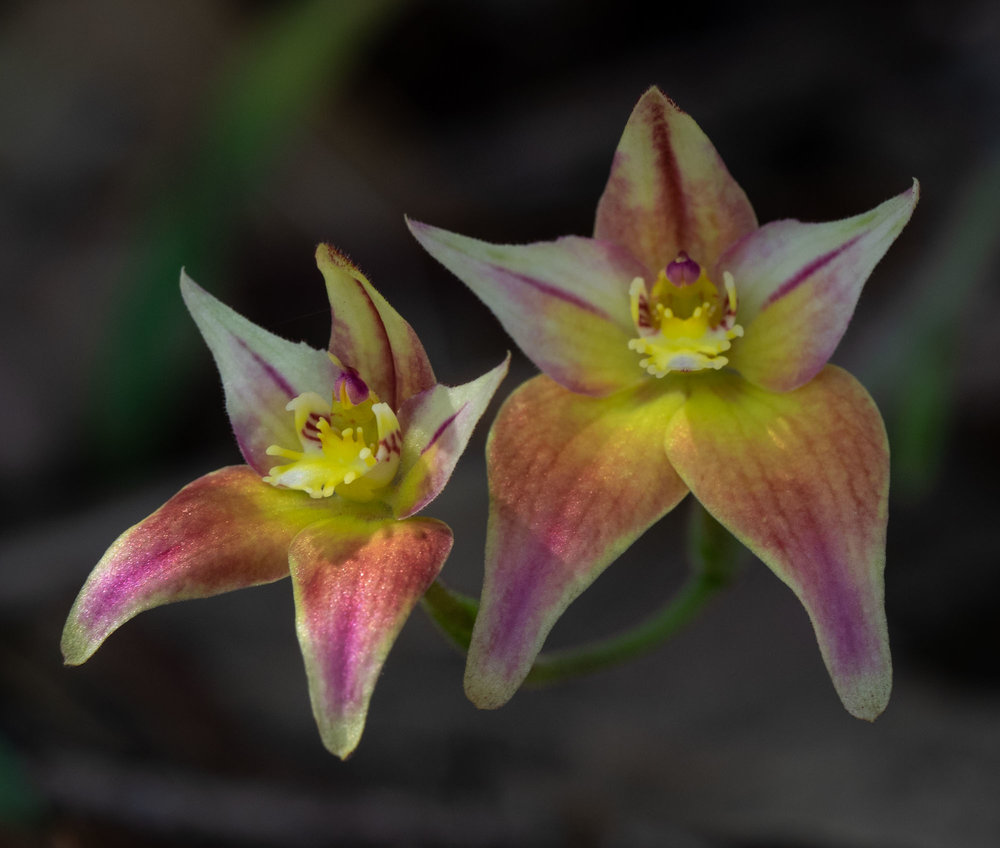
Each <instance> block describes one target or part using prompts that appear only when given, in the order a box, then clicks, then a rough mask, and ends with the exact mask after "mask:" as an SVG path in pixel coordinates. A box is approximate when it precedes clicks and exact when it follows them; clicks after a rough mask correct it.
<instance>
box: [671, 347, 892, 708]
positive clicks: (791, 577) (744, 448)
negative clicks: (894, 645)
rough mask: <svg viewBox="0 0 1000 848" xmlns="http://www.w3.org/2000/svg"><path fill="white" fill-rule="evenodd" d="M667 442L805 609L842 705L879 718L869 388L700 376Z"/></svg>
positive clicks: (880, 605) (878, 461) (880, 495)
mask: <svg viewBox="0 0 1000 848" xmlns="http://www.w3.org/2000/svg"><path fill="white" fill-rule="evenodd" d="M666 446H667V455H668V456H669V458H670V460H671V462H672V463H673V465H674V467H675V468H676V469H677V472H678V473H679V474H680V476H681V477H682V478H683V479H684V482H685V483H687V485H688V486H690V487H691V491H692V492H693V493H694V495H695V497H697V498H698V500H699V501H701V502H702V504H704V506H705V507H706V508H707V509H708V511H709V512H710V513H711V514H712V515H714V516H715V518H716V519H718V520H719V521H720V522H721V523H722V524H723V525H724V526H725V527H727V528H728V529H729V530H730V532H732V533H733V534H734V535H735V536H736V537H737V538H738V539H739V540H740V541H741V542H743V544H745V545H746V546H747V547H748V548H749V549H750V550H751V551H753V552H754V553H755V554H756V555H757V556H758V557H760V558H761V559H762V560H763V561H764V563H765V564H767V565H768V566H769V567H770V568H771V570H772V571H774V573H775V574H777V575H778V577H780V578H781V580H783V581H784V582H785V583H786V584H787V585H788V586H789V587H790V588H791V589H792V591H793V592H795V594H796V595H797V596H798V598H799V600H800V601H801V602H802V604H803V605H804V606H805V608H806V612H807V613H808V614H809V618H810V619H811V621H812V624H813V628H814V629H815V632H816V637H817V639H818V641H819V646H820V651H821V652H822V655H823V659H824V661H825V663H826V666H827V669H828V670H829V672H830V676H831V677H832V679H833V683H834V686H835V687H836V689H837V692H838V694H839V695H840V698H841V700H842V701H843V703H844V706H845V707H846V708H847V710H848V711H849V712H850V713H851V714H852V715H855V716H857V717H859V718H864V719H868V720H873V719H874V718H876V717H877V716H878V715H879V713H881V712H882V710H883V709H884V708H885V705H886V703H887V702H888V699H889V691H890V688H891V684H892V665H891V660H890V656H889V641H888V635H887V631H886V620H885V609H884V600H883V598H884V589H883V569H884V566H885V531H886V517H887V498H888V486H889V452H888V443H887V441H886V435H885V428H884V426H883V424H882V419H881V416H880V415H879V413H878V410H877V409H876V407H875V404H874V402H873V401H872V399H871V398H870V397H869V395H868V393H867V392H866V391H865V390H864V388H863V387H862V386H861V384H860V383H858V382H857V381H856V380H855V379H854V378H853V377H851V375H850V374H848V373H847V372H846V371H842V370H841V369H839V368H835V367H833V366H828V367H827V368H825V369H824V370H823V371H821V372H820V373H819V374H818V375H817V376H816V378H815V379H814V380H812V381H811V382H809V383H807V384H806V385H805V386H802V387H801V388H799V389H797V390H795V391H793V392H789V393H786V394H774V393H770V392H766V391H762V390H760V389H757V388H756V387H754V386H752V385H750V384H749V383H746V382H745V381H742V380H740V379H739V378H738V377H736V376H735V375H719V376H717V377H716V376H711V377H702V378H700V379H699V380H698V381H697V382H695V381H692V383H691V396H690V399H689V400H688V402H687V403H686V404H685V405H684V407H683V409H682V410H681V412H680V413H678V414H677V415H676V416H675V417H674V418H673V419H672V420H671V422H670V424H669V426H668V428H667V437H666Z"/></svg>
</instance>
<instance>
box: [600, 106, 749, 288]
mask: <svg viewBox="0 0 1000 848" xmlns="http://www.w3.org/2000/svg"><path fill="white" fill-rule="evenodd" d="M756 227H757V218H756V216H755V215H754V211H753V207H751V206H750V201H748V200H747V197H746V195H745V194H744V193H743V189H741V188H740V187H739V185H738V184H737V183H736V181H735V180H734V179H733V178H732V177H731V176H730V174H729V171H727V170H726V166H725V165H724V164H723V162H722V159H721V158H720V157H719V154H718V153H717V152H716V150H715V148H714V147H713V146H712V142H710V141H709V140H708V138H707V137H706V135H705V133H703V132H702V131H701V128H700V127H699V126H698V125H697V124H696V123H695V122H694V120H692V118H691V117H690V116H689V115H687V114H686V113H684V112H682V111H681V110H680V109H678V108H677V106H676V105H675V104H674V102H673V101H672V100H670V99H669V98H668V97H666V96H665V95H664V94H663V92H661V91H660V90H659V89H658V88H656V87H653V88H650V89H649V90H648V91H647V92H646V93H645V94H644V95H643V96H642V97H641V98H640V99H639V102H638V103H637V104H636V107H635V109H634V110H633V111H632V114H631V116H630V117H629V119H628V123H627V124H626V125H625V132H624V133H623V134H622V138H621V141H620V142H619V143H618V149H617V150H616V151H615V157H614V160H613V162H612V164H611V175H610V176H609V177H608V184H607V186H606V187H605V189H604V194H602V195H601V200H600V202H599V203H598V205H597V220H596V223H595V225H594V238H598V239H603V240H605V241H610V242H614V243H615V244H621V245H624V246H625V247H627V248H628V249H629V250H630V251H631V252H632V253H633V254H634V255H635V256H637V257H638V258H639V259H641V260H642V261H643V262H644V263H645V264H646V266H647V267H648V268H649V269H650V271H652V272H653V273H654V274H655V273H657V272H658V271H660V270H661V269H663V268H665V267H666V265H667V263H668V262H671V261H673V259H675V258H676V257H677V255H678V254H679V253H680V252H681V251H682V250H683V251H686V252H687V253H688V254H689V255H690V256H691V258H692V259H694V260H695V261H696V262H698V263H700V264H702V265H711V264H712V263H713V262H715V260H716V258H717V257H718V256H719V254H720V253H721V252H722V251H723V250H724V249H725V248H726V246H727V245H729V244H732V243H733V242H734V241H736V239H738V238H741V237H742V236H744V235H746V234H747V233H749V232H752V231H753V230H754V229H756Z"/></svg>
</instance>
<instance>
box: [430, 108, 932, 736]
mask: <svg viewBox="0 0 1000 848" xmlns="http://www.w3.org/2000/svg"><path fill="white" fill-rule="evenodd" d="M917 195H918V186H917V183H916V182H914V184H913V186H912V187H911V188H910V189H908V190H907V191H904V192H903V193H901V194H899V195H898V196H896V197H894V198H891V199H890V200H887V201H885V202H884V203H882V204H881V205H879V206H877V207H875V208H874V209H872V210H870V211H868V212H865V213H863V214H861V215H857V216H854V217H852V218H846V219H844V220H841V221H833V222H830V223H821V224H806V223H801V222H799V221H793V220H784V221H776V222H774V223H771V224H767V225H765V226H763V227H761V226H759V225H758V223H757V219H756V216H755V214H754V211H753V208H752V207H751V206H750V203H749V201H748V200H747V198H746V195H745V194H744V193H743V191H742V189H741V188H740V187H739V185H737V183H736V182H735V180H733V178H732V177H731V176H730V174H729V172H728V171H727V170H726V167H725V165H724V164H723V163H722V160H721V159H720V157H719V155H718V153H717V152H716V151H715V149H714V147H713V146H712V144H711V142H709V140H708V139H707V138H706V137H705V134H704V133H703V132H702V131H701V129H700V128H699V127H698V125H697V124H696V123H695V122H694V121H693V120H692V119H691V118H690V116H688V115H687V114H685V113H684V112H682V111H681V110H680V109H678V108H677V106H676V105H674V103H673V102H672V101H671V100H669V99H668V98H667V97H666V96H664V95H663V93H662V92H660V90H659V89H657V88H651V89H649V90H648V91H647V92H646V93H645V94H644V95H643V96H642V98H641V99H640V100H639V103H638V104H637V105H636V107H635V109H634V111H633V112H632V115H631V117H630V118H629V120H628V123H627V124H626V126H625V131H624V133H623V135H622V138H621V141H620V143H619V145H618V149H617V151H616V152H615V155H614V159H613V160H612V165H611V173H610V176H609V178H608V182H607V185H606V187H605V190H604V194H603V195H602V197H601V199H600V202H599V203H598V207H597V215H596V221H595V226H594V236H593V238H581V237H577V236H566V237H563V238H560V239H557V240H556V241H553V242H537V243H534V244H527V245H497V244H489V243H486V242H482V241H478V240H476V239H472V238H468V237H466V236H461V235H457V234H455V233H451V232H447V231H445V230H441V229H437V228H435V227H431V226H428V225H426V224H421V223H418V222H416V221H411V222H410V229H411V231H412V233H413V235H414V236H415V237H416V238H417V240H418V241H419V242H420V243H421V244H422V245H423V246H424V248H425V249H426V250H427V251H428V252H429V253H430V254H431V255H432V256H434V257H435V258H436V259H438V260H439V261H440V262H441V263H442V264H443V265H444V266H445V267H446V268H448V269H449V270H450V271H452V273H454V274H455V275H456V276H457V277H459V279H461V280H462V281H463V282H465V283H466V284H467V285H468V286H469V287H470V288H471V289H472V290H473V291H474V292H475V293H476V294H477V295H478V296H479V297H480V298H481V299H482V300H483V301H484V302H485V303H486V305H487V306H489V307H490V309H492V311H493V312H494V314H495V315H496V316H497V318H498V319H499V320H500V322H501V323H502V324H503V326H504V328H505V329H506V330H507V332H508V333H510V335H511V336H512V337H513V338H514V340H515V341H516V342H517V343H518V345H519V346H520V347H521V349H522V350H523V351H524V352H525V353H526V354H527V356H528V357H529V358H530V359H531V360H532V361H533V362H534V363H535V364H536V365H537V366H538V367H539V368H540V369H541V371H542V372H544V373H543V374H542V375H540V376H538V377H535V378H533V379H531V380H529V381H528V382H527V383H525V384H524V385H522V386H521V387H520V388H518V389H517V390H515V391H514V393H513V394H512V395H511V396H510V397H509V398H508V399H507V401H506V403H505V404H504V405H503V407H502V408H501V410H500V413H499V415H498V416H497V419H496V421H495V422H494V424H493V427H492V429H491V431H490V437H489V442H488V447H487V458H488V470H489V478H490V501H491V502H490V522H489V530H488V538H487V545H486V573H485V579H484V585H483V594H482V600H481V604H480V611H479V615H478V617H477V619H476V623H475V628H474V630H473V634H472V644H471V648H470V651H469V658H468V664H467V666H466V677H465V686H466V692H467V694H468V695H469V697H470V698H471V699H472V700H473V702H474V703H476V704H477V705H478V706H480V707H487V708H488V707H497V706H500V705H501V704H503V703H505V702H506V701H507V700H508V699H509V698H510V697H511V696H512V695H513V694H514V692H515V691H516V690H517V688H518V687H519V686H520V684H521V682H522V681H523V680H524V678H525V676H526V674H527V673H528V671H529V669H530V668H531V665H532V663H533V661H534V659H535V656H536V655H537V653H538V652H539V650H540V649H541V647H542V644H543V643H544V641H545V638H546V636H547V635H548V633H549V631H550V629H551V628H552V626H553V624H554V623H555V621H556V620H557V619H558V617H559V616H560V615H561V614H562V612H563V610H565V609H566V607H567V606H568V605H569V604H570V603H571V602H572V601H573V600H574V599H575V598H576V597H577V596H578V595H579V594H580V593H581V592H582V591H584V589H586V588H587V587H588V586H589V585H590V584H591V583H592V582H593V580H594V579H595V578H596V577H597V576H598V575H599V574H600V573H601V572H602V571H603V570H604V569H605V568H606V567H607V566H608V565H609V564H610V563H611V562H612V561H614V560H615V559H616V558H617V557H618V556H619V555H620V554H621V553H622V552H623V551H624V550H625V549H626V548H627V547H628V546H629V545H630V544H631V543H632V542H633V541H634V540H635V539H636V538H637V537H638V536H639V535H640V534H641V533H642V532H643V531H645V529H646V528H647V527H649V526H650V525H652V524H653V523H654V522H656V521H657V520H658V519H659V518H661V517H662V516H663V515H665V514H666V513H667V512H669V511H670V510H671V509H673V508H674V506H676V505H677V503H679V502H680V501H681V500H682V499H683V498H684V496H685V495H686V494H687V493H688V491H691V492H693V494H694V496H695V497H696V498H697V499H698V500H699V501H700V502H701V503H702V505H703V506H704V507H705V508H706V509H707V510H708V511H709V512H710V513H711V514H712V515H713V516H714V517H715V518H716V519H717V520H718V521H719V522H720V523H721V524H722V525H723V526H725V527H726V528H728V530H729V531H730V532H731V533H732V534H733V535H734V536H736V538H737V539H739V540H740V541H741V542H742V543H743V544H745V545H746V546H747V547H748V548H749V549H750V550H751V551H753V553H755V554H756V555H757V556H758V557H759V558H760V559H761V560H762V561H763V562H764V563H765V564H766V565H768V566H769V567H770V568H771V569H772V571H774V573H775V574H776V575H777V576H778V577H779V578H780V579H781V580H783V581H784V582H785V583H786V584H787V585H788V586H789V587H790V588H791V589H792V591H793V592H794V593H795V594H796V595H797V596H798V598H799V600H800V601H801V602H802V604H803V605H804V607H805V610H806V612H807V613H808V615H809V618H810V619H811V621H812V625H813V628H814V630H815V633H816V637H817V640H818V642H819V647H820V651H821V653H822V655H823V659H824V661H825V663H826V666H827V669H828V670H829V672H830V675H831V678H832V680H833V683H834V686H835V687H836V689H837V692H838V694H839V695H840V698H841V700H842V702H843V704H844V706H845V707H846V708H847V709H848V711H850V712H851V713H852V714H853V715H855V716H858V717H860V718H865V719H869V720H871V719H874V718H875V717H876V716H878V715H879V713H881V712H882V710H883V709H884V708H885V705H886V703H887V701H888V698H889V691H890V687H891V678H892V668H891V661H890V656H889V642H888V635H887V630H886V620H885V610H884V600H883V596H884V590H883V568H884V563H885V529H886V516H887V497H888V480H889V450H888V443H887V441H886V434H885V428H884V426H883V424H882V419H881V416H880V415H879V413H878V410H877V409H876V408H875V404H874V403H873V401H872V399H871V398H870V397H869V395H868V393H867V392H866V391H865V390H864V388H863V387H862V386H861V385H860V384H859V383H858V382H857V381H856V380H855V379H854V378H853V377H851V376H850V375H849V374H848V373H846V372H845V371H843V370H841V369H839V368H837V367H835V366H832V365H829V364H828V360H829V358H830V356H831V354H832V353H833V351H834V348H835V347H836V346H837V343H838V342H839V341H840V338H841V337H842V336H843V334H844V332H845V330H846V328H847V324H848V322H849V321H850V318H851V315H852V314H853V312H854V307H855V305H856V303H857V300H858V297H859V296H860V294H861V289H862V286H863V285H864V283H865V281H866V280H867V278H868V276H869V275H870V274H871V272H872V270H873V268H874V267H875V265H876V264H877V263H878V261H879V260H880V259H881V258H882V256H883V255H884V254H885V252H886V250H887V249H888V248H889V245H891V244H892V242H893V241H894V240H895V238H896V237H897V236H898V235H899V233H900V232H901V231H902V229H903V227H904V226H905V224H906V222H907V221H908V220H909V218H910V215H911V213H912V212H913V208H914V206H915V205H916V202H917ZM538 468H544V469H545V474H544V475H539V474H538V473H532V472H533V471H534V470H535V469H538Z"/></svg>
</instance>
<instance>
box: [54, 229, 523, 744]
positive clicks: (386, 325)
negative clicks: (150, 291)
mask: <svg viewBox="0 0 1000 848" xmlns="http://www.w3.org/2000/svg"><path fill="white" fill-rule="evenodd" d="M316 260H317V263H318V265H319V269H320V271H321V272H322V274H323V276H324V278H325V279H326V287H327V292H328V294H329V298H330V307H331V311H332V315H333V328H332V331H331V335H330V352H329V353H327V352H326V351H320V350H315V349H313V348H311V347H308V346H307V345H305V344H304V343H301V344H295V343H292V342H289V341H285V340H284V339H281V338H279V337H277V336H274V335H272V334H271V333H269V332H267V331H266V330H263V329H261V328H260V327H257V326H256V325H254V324H252V323H251V322H249V321H247V320H246V319H245V318H242V317H241V316H240V315H238V314H237V313H235V312H234V311H233V310H231V309H229V308H228V307H227V306H225V305H223V304H222V303H220V302H219V301H218V300H216V299H215V298H214V297H212V296H211V295H209V294H208V293H207V292H205V291H204V290H203V289H201V288H200V287H199V286H198V285H196V284H195V283H194V282H193V281H192V280H190V279H189V278H188V277H187V276H186V275H184V274H183V273H182V275H181V292H182V294H183V297H184V301H185V303H186V304H187V307H188V309H189V310H190V312H191V315H192V316H193V317H194V320H195V322H196V323H197V325H198V328H199V329H200V330H201V333H202V336H203V337H204V339H205V341H206V342H207V344H208V346H209V348H210V349H211V352H212V355H213V357H214V358H215V362H216V365H217V366H218V368H219V372H220V374H221V376H222V383H223V387H224V390H225V396H226V409H227V411H228V413H229V418H230V421H231V422H232V426H233V431H234V432H235V435H236V441H237V443H238V445H239V448H240V451H241V453H242V454H243V458H244V459H245V460H246V465H237V466H231V467H228V468H222V469H220V470H218V471H214V472H212V473H211V474H207V475H205V476H204V477H201V478H199V479H197V480H195V481H194V482H193V483H190V484H189V485H187V486H185V487H184V488H183V489H181V491H180V492H178V493H177V494H176V495H175V496H174V497H172V498H171V499H170V500H169V501H167V502H166V503H165V504H164V505H163V506H162V507H160V508H159V509H158V510H157V511H156V512H154V513H153V514H152V515H150V516H149V517H148V518H146V519H144V520H143V521H140V522H139V523H138V524H136V525H135V526H134V527H132V528H131V529H129V530H126V531H125V533H123V534H122V535H121V536H120V537H119V538H118V540H117V541H116V542H115V543H114V544H113V545H112V546H111V547H110V548H109V549H108V551H107V553H106V554H105V555H104V557H103V558H102V559H101V561H100V562H99V563H98V565H97V567H96V568H95V569H94V571H93V572H92V573H91V575H90V577H89V578H88V580H87V582H86V584H85V585H84V587H83V589H82V590H81V591H80V594H79V596H78V597H77V599H76V603H75V604H74V605H73V609H72V611H71V612H70V614H69V619H68V621H67V622H66V628H65V631H64V633H63V640H62V648H63V655H64V657H65V660H66V662H67V663H68V664H70V665H79V664H80V663H82V662H84V661H85V660H87V659H88V658H89V657H90V655H91V654H93V653H94V651H96V650H97V648H98V647H99V646H100V645H101V643H102V642H103V641H104V640H105V639H106V638H107V637H108V636H109V635H110V634H111V633H112V632H113V631H114V630H115V629H117V628H118V627H120V626H121V625H122V624H124V623H125V622H126V621H128V620H129V619H130V618H132V617H133V616H135V615H136V614H138V613H140V612H142V611H143V610H147V609H151V608H152V607H156V606H160V605H161V604H166V603H170V602H172V601H180V600H185V599H188V598H202V597H206V596H209V595H216V594H219V593H221V592H228V591H230V590H232V589H239V588H242V587H244V586H254V585H258V584H262V583H269V582H272V581H274V580H278V579H280V578H282V577H287V576H289V575H291V578H292V589H293V591H294V595H295V614H296V629H297V632H298V638H299V643H300V645H301V648H302V656H303V658H304V660H305V668H306V675H307V677H308V680H309V693H310V697H311V700H312V708H313V714H314V716H315V718H316V722H317V724H318V726H319V730H320V734H321V736H322V738H323V742H324V744H325V745H326V747H327V748H328V749H329V750H330V751H332V752H333V753H334V754H337V755H338V756H340V757H346V756H347V755H348V754H350V753H351V751H353V750H354V748H355V746H356V745H357V743H358V741H359V739H360V737H361V732H362V730H363V728H364V723H365V716H366V713H367V710H368V703H369V700H370V698H371V695H372V689H373V687H374V685H375V681H376V679H377V677H378V674H379V671H380V670H381V668H382V664H383V663H384V661H385V658H386V655H387V654H388V652H389V649H390V647H391V646H392V643H393V642H394V641H395V639H396V636H397V634H398V633H399V630H400V628H401V627H402V626H403V623H404V622H405V621H406V618H407V616H408V615H409V613H410V611H411V610H412V609H413V607H414V605H415V604H416V602H417V601H418V600H419V599H420V597H421V596H422V595H423V594H424V592H425V591H426V590H427V588H428V586H430V584H431V583H432V582H433V581H434V579H435V577H436V576H437V574H438V572H439V571H440V569H441V566H442V565H443V564H444V561H445V558H446V557H447V556H448V553H449V551H450V550H451V545H452V534H451V530H450V529H449V528H448V526H447V525H446V524H444V523H442V522H440V521H437V520H435V519H432V518H419V517H414V513H416V512H417V511H418V510H420V509H422V508H423V507H425V506H426V505H427V504H428V503H430V502H431V501H432V500H433V499H434V498H435V497H437V495H438V494H439V493H440V491H441V490H442V488H443V487H444V485H445V483H446V482H447V480H448V478H449V477H450V476H451V473H452V471H453V469H454V467H455V464H456V462H457V461H458V458H459V456H460V455H461V453H462V451H463V450H464V449H465V446H466V444H467V443H468V440H469V437H470V436H471V434H472V430H473V428H474V427H475V425H476V422H477V421H478V420H479V418H480V416H481V415H482V414H483V411H484V410H485V408H486V406H487V404H488V403H489V401H490V398H491V397H492V396H493V393H494V392H495V390H496V388H497V386H498V385H499V383H500V381H501V380H502V379H503V377H504V375H505V374H506V371H507V362H503V363H501V364H500V365H499V366H497V367H496V368H494V369H493V370H492V371H489V372H487V373H486V374H484V375H483V376H482V377H479V378H478V379H476V380H473V381H472V382H469V383H466V384H465V385H462V386H458V387H456V388H449V387H446V386H443V385H440V384H438V383H437V381H436V380H435V378H434V372H433V371H432V370H431V366H430V363H429V362H428V360H427V355H426V354H425V353H424V349H423V346H422V345H421V344H420V341H419V339H418V338H417V336H416V334H415V333H414V331H413V329H412V328H411V327H410V325H409V324H408V323H407V322H406V321H405V320H404V319H403V318H402V317H400V315H399V313H397V312H396V311H395V310H394V309H393V308H392V307H391V306H390V305H389V304H388V303H387V302H386V300H385V299H384V298H383V297H382V296H381V295H380V294H379V293H378V292H377V291H376V290H375V289H374V288H373V287H372V285H371V284H370V283H369V282H368V280H367V279H366V278H365V276H364V275H363V274H362V273H361V272H360V271H359V270H358V269H357V268H356V267H355V266H354V265H353V264H351V262H350V261H349V260H348V259H347V258H346V257H345V256H344V255H343V254H341V253H339V252H338V251H337V250H336V249H335V248H333V247H329V246H327V245H320V246H319V248H318V249H317V251H316Z"/></svg>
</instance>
